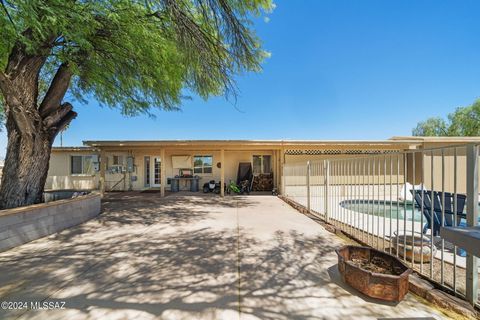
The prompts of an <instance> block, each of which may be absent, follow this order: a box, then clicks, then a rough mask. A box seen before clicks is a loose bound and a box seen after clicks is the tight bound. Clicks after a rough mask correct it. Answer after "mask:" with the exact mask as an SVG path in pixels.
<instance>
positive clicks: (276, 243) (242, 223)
mask: <svg viewBox="0 0 480 320" xmlns="http://www.w3.org/2000/svg"><path fill="white" fill-rule="evenodd" d="M103 205H104V212H103V213H102V214H101V215H100V216H99V217H98V218H97V219H94V220H91V221H89V222H87V223H85V224H82V225H80V226H77V227H74V228H71V229H68V230H64V231H63V232H61V233H59V234H55V235H52V236H50V237H47V238H43V239H39V240H37V241H34V242H31V243H28V244H25V245H23V246H20V247H17V248H15V249H12V250H9V251H6V252H3V253H0V296H1V298H0V300H1V301H17V302H20V301H21V302H23V301H27V302H28V301H48V302H57V303H62V302H64V303H65V309H55V310H25V309H24V310H16V311H13V310H1V311H0V319H70V320H76V319H245V320H247V319H299V320H301V319H378V318H417V319H418V318H420V319H421V318H428V317H433V318H435V319H442V315H441V313H440V312H439V311H437V310H436V309H434V308H433V307H431V306H428V305H426V304H424V303H423V302H421V301H420V300H418V299H417V298H416V297H415V296H414V295H412V294H408V295H407V297H406V299H405V300H404V301H403V302H401V303H399V304H392V303H380V302H378V301H374V300H371V299H368V298H367V297H365V296H362V295H361V294H359V293H357V292H355V291H354V290H351V289H349V288H347V287H346V286H345V285H344V284H343V283H342V282H341V280H340V278H339V275H338V272H337V268H336V259H337V258H336V255H335V252H334V249H335V248H336V247H338V246H340V245H342V240H341V239H339V238H337V237H336V236H334V235H332V234H331V233H329V232H327V231H325V230H324V229H323V227H321V226H320V225H318V224H316V223H315V222H313V221H312V220H310V219H309V218H307V217H306V216H304V215H302V214H300V213H298V212H297V211H295V210H294V209H293V208H291V207H290V206H288V205H287V204H285V203H284V202H282V201H281V200H280V199H278V198H276V197H272V196H245V197H226V198H224V199H221V198H219V197H217V196H181V195H179V196H177V195H171V196H169V197H166V198H163V199H162V198H160V197H159V196H158V194H141V193H121V194H120V193H119V194H110V195H108V196H107V197H106V198H105V199H104V202H103Z"/></svg>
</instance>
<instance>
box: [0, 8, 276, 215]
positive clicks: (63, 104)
mask: <svg viewBox="0 0 480 320" xmlns="http://www.w3.org/2000/svg"><path fill="white" fill-rule="evenodd" d="M0 5H1V6H0V35H1V39H2V40H1V42H0V92H1V93H0V113H1V112H2V111H3V113H4V114H3V116H4V118H5V127H6V130H7V135H8V145H7V154H6V159H5V167H4V171H3V175H2V182H1V185H0V208H12V207H18V206H22V205H28V204H32V203H35V202H38V201H40V200H41V195H42V192H43V188H44V185H45V181H46V177H47V173H48V165H49V159H50V151H51V147H52V143H53V141H54V139H55V136H56V135H57V134H58V133H59V132H60V131H61V130H62V129H63V128H65V126H67V125H68V124H69V123H70V122H71V121H72V119H74V118H75V116H76V113H75V111H74V110H73V106H72V104H71V103H72V101H82V100H85V99H88V98H95V99H96V100H97V101H99V102H100V103H101V104H104V105H107V106H109V107H112V108H118V109H119V110H120V111H121V112H122V114H124V115H127V116H131V115H137V114H141V113H149V110H151V108H155V107H156V108H162V109H168V110H172V109H177V108H179V106H180V103H181V101H182V98H183V97H184V96H185V94H186V93H190V92H193V93H196V94H198V95H199V96H201V97H204V98H207V97H209V96H210V95H222V94H225V95H228V94H231V93H235V86H234V81H233V77H234V76H235V75H236V74H239V73H242V72H244V71H257V70H259V68H260V63H261V61H262V59H263V58H264V57H265V56H266V53H265V52H264V51H263V50H262V49H261V47H260V45H259V41H258V39H257V38H256V36H255V34H254V32H253V30H252V27H251V18H252V17H253V16H254V15H258V14H261V13H262V12H265V11H268V10H270V9H271V7H272V3H271V0H156V1H154V0H137V1H135V0H95V1H94V0H83V1H75V0H0ZM66 99H67V100H70V101H65V100H66Z"/></svg>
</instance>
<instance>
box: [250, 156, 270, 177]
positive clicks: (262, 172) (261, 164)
mask: <svg viewBox="0 0 480 320" xmlns="http://www.w3.org/2000/svg"><path fill="white" fill-rule="evenodd" d="M255 157H260V171H261V172H253V174H269V173H272V155H270V154H254V155H252V170H255V165H254V158H255ZM264 157H269V158H270V171H269V172H265V165H264V159H265V158H264Z"/></svg>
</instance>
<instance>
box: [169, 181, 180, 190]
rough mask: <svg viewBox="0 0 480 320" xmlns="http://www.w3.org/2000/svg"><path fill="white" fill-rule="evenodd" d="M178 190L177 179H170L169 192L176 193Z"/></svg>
mask: <svg viewBox="0 0 480 320" xmlns="http://www.w3.org/2000/svg"><path fill="white" fill-rule="evenodd" d="M179 189H180V184H179V180H178V179H172V180H171V181H170V191H172V192H178V191H179Z"/></svg>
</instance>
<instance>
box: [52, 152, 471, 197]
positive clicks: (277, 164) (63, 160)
mask: <svg viewBox="0 0 480 320" xmlns="http://www.w3.org/2000/svg"><path fill="white" fill-rule="evenodd" d="M446 145H449V144H445V146H446ZM226 146H227V145H225V163H224V168H225V182H227V183H228V181H229V180H236V175H237V170H238V164H239V162H251V161H252V156H253V155H271V156H272V170H273V172H274V180H275V186H277V187H279V183H280V182H281V180H280V179H278V177H280V176H281V167H282V163H283V162H285V163H286V164H287V165H288V164H291V163H306V161H308V160H310V161H312V163H316V162H318V163H320V162H321V161H322V160H324V159H329V160H342V161H343V160H344V159H353V160H354V161H357V160H358V159H361V158H364V157H367V158H368V159H377V164H376V172H375V179H374V180H373V178H371V179H372V180H371V182H370V183H373V184H384V183H386V184H389V183H393V184H395V183H399V184H403V182H404V181H405V178H404V164H403V155H401V156H400V160H399V164H400V170H399V174H398V179H397V168H396V167H397V155H395V154H392V155H390V154H387V155H380V156H375V157H373V156H372V155H364V154H357V155H355V154H353V155H352V154H341V155H325V154H321V155H284V156H283V155H282V154H281V151H280V150H281V148H280V147H277V149H276V150H272V149H268V148H266V149H263V150H261V149H260V148H258V147H253V148H252V149H259V150H248V146H242V147H239V150H228V148H227V147H226ZM439 146H440V145H439V144H435V145H425V147H426V148H429V147H439ZM142 148H143V147H142ZM194 148H196V147H193V146H192V147H190V146H185V145H183V146H181V145H179V146H169V147H168V148H167V149H166V151H165V159H164V160H163V165H165V176H166V178H171V177H174V176H175V175H177V174H178V169H173V168H172V156H180V155H189V156H191V157H192V162H193V156H195V155H211V156H212V157H213V172H212V173H211V174H199V176H201V181H200V184H201V185H202V184H203V183H205V182H208V181H209V180H216V181H219V180H220V174H221V169H220V168H218V167H217V163H218V162H220V157H221V152H220V148H223V146H218V148H216V147H215V149H209V148H210V146H203V147H200V148H198V149H194ZM272 148H273V147H272ZM328 149H331V147H328ZM359 149H361V148H360V147H358V146H355V148H353V149H352V150H359ZM104 151H105V154H106V156H107V157H108V159H109V160H108V164H109V165H111V164H112V163H113V159H112V157H113V155H121V156H123V159H124V161H126V158H127V156H133V157H134V164H135V170H134V172H132V173H116V174H111V173H109V172H108V171H107V172H106V175H105V184H106V190H112V188H114V190H143V189H145V176H144V175H145V169H144V157H145V156H150V157H151V161H152V162H153V157H154V156H158V157H160V156H161V149H159V148H153V147H149V148H145V149H139V148H137V149H135V150H126V148H125V147H118V149H112V148H110V149H104ZM80 154H84V155H88V154H97V155H99V154H100V152H99V151H98V150H96V151H95V150H75V149H73V150H58V149H57V150H54V152H53V153H52V157H51V160H50V170H49V174H48V178H47V183H46V188H47V189H97V188H98V187H99V181H100V173H98V172H97V173H96V174H95V175H71V174H70V161H71V160H70V156H72V155H80ZM443 156H444V164H445V168H444V170H443V172H442V155H441V151H435V152H434V154H433V157H434V169H433V177H434V185H433V189H435V190H442V188H444V189H445V190H446V191H451V192H453V190H454V185H455V184H454V180H455V179H454V177H455V174H454V170H453V167H454V157H453V149H452V148H450V149H444V155H443ZM384 158H385V159H387V160H386V168H387V170H386V171H385V172H384V170H383V159H384ZM391 158H392V159H393V161H394V163H393V172H390V160H389V159H391ZM430 159H431V155H430V153H428V152H426V153H423V155H422V152H416V153H415V154H414V155H413V154H411V153H410V154H408V155H407V156H406V161H407V174H406V180H407V181H408V182H410V183H413V184H417V185H418V184H419V183H421V182H422V177H423V182H424V184H425V188H427V189H431V188H432V186H431V176H432V174H431V173H432V170H431V160H430ZM379 160H380V168H379V166H378V161H379ZM371 161H372V160H371ZM337 163H338V162H337ZM191 168H193V163H192V165H191ZM413 168H415V170H413ZM332 170H333V169H332ZM413 172H414V173H413ZM151 174H153V172H152V173H151ZM331 175H332V176H333V177H332V183H335V181H336V182H337V183H340V184H343V183H345V182H346V181H347V180H348V181H351V183H354V184H356V183H362V181H363V180H362V176H363V175H362V173H361V172H360V173H358V172H357V174H356V177H355V178H353V179H351V178H352V174H349V173H345V172H332V173H331ZM442 175H443V176H444V181H443V183H442ZM384 176H385V179H384ZM132 178H136V179H132ZM292 178H293V177H292ZM122 179H123V180H122ZM294 179H296V178H294ZM298 179H300V180H302V179H304V174H303V173H299V175H298ZM279 180H280V181H279ZM321 180H322V178H321V177H319V178H318V181H312V182H313V183H317V184H321V183H323V182H322V181H321ZM465 180H466V158H465V148H464V147H463V148H457V174H456V184H457V189H456V190H457V192H461V193H465V192H466V188H465ZM286 182H287V183H292V184H296V182H294V181H293V180H290V181H286ZM114 186H115V187H114ZM169 188H170V186H169V185H166V189H167V190H168V189H169Z"/></svg>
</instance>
